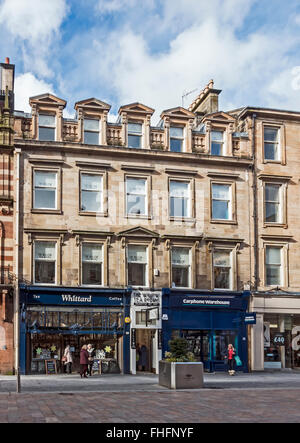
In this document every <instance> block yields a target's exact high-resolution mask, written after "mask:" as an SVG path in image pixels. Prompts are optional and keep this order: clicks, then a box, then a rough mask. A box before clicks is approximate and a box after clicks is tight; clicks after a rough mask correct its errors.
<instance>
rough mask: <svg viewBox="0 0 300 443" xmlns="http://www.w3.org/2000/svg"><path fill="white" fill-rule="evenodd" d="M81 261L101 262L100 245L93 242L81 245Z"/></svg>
mask: <svg viewBox="0 0 300 443" xmlns="http://www.w3.org/2000/svg"><path fill="white" fill-rule="evenodd" d="M82 261H84V262H86V261H89V262H97V263H101V262H102V246H101V245H93V244H83V245H82Z"/></svg>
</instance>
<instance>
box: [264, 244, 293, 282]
mask: <svg viewBox="0 0 300 443" xmlns="http://www.w3.org/2000/svg"><path fill="white" fill-rule="evenodd" d="M262 246H263V247H262V248H261V257H262V264H263V266H262V268H263V269H262V270H263V272H262V276H263V278H262V281H263V286H264V288H266V289H267V290H270V289H274V288H277V287H278V285H274V286H267V284H266V282H267V274H266V256H267V254H266V248H267V246H270V247H272V246H273V247H276V248H281V251H282V255H281V257H282V263H281V267H282V271H283V272H282V285H281V286H280V288H287V287H288V286H289V259H288V252H289V244H288V243H284V242H280V241H276V240H263V245H262Z"/></svg>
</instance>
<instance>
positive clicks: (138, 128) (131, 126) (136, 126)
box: [128, 123, 143, 134]
mask: <svg viewBox="0 0 300 443" xmlns="http://www.w3.org/2000/svg"><path fill="white" fill-rule="evenodd" d="M142 128H143V125H142V124H141V123H128V134H129V133H130V134H132V133H134V134H142Z"/></svg>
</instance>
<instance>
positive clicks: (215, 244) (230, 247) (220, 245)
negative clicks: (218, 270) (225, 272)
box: [208, 239, 240, 291]
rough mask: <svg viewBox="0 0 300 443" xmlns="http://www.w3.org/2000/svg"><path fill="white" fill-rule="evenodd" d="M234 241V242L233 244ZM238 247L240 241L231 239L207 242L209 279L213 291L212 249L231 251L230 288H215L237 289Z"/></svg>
mask: <svg viewBox="0 0 300 443" xmlns="http://www.w3.org/2000/svg"><path fill="white" fill-rule="evenodd" d="M233 243H235V244H233ZM239 249H240V241H238V240H237V241H236V242H235V241H232V240H226V239H225V240H224V241H222V240H217V239H216V240H213V241H209V243H208V251H209V252H210V255H211V258H210V267H211V271H210V279H211V290H212V291H214V290H215V288H214V282H215V276H214V257H213V254H214V250H217V251H222V250H223V251H227V252H228V251H229V252H231V264H232V269H231V288H230V289H216V290H218V291H228V290H231V291H237V289H238V287H237V278H238V261H237V256H238V252H239Z"/></svg>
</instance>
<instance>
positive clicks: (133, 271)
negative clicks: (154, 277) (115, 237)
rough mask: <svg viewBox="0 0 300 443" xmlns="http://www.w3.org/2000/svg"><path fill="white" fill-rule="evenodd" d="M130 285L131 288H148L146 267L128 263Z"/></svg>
mask: <svg viewBox="0 0 300 443" xmlns="http://www.w3.org/2000/svg"><path fill="white" fill-rule="evenodd" d="M128 284H129V285H130V286H146V265H145V264H139V263H128Z"/></svg>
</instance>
